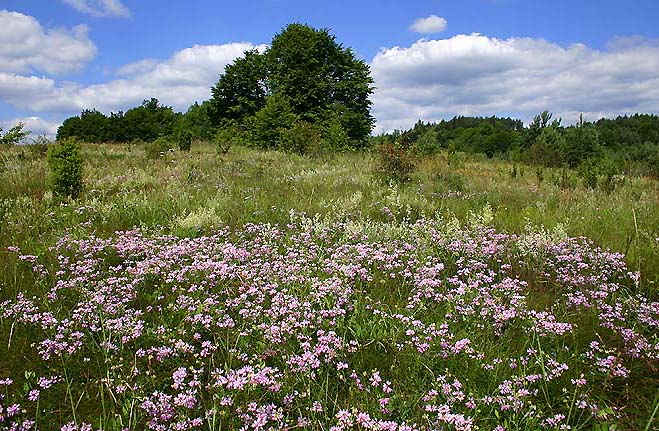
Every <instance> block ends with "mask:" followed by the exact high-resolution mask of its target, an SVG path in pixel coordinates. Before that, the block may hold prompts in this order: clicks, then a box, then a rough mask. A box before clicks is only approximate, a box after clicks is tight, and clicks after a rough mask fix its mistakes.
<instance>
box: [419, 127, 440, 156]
mask: <svg viewBox="0 0 659 431" xmlns="http://www.w3.org/2000/svg"><path fill="white" fill-rule="evenodd" d="M439 150H440V145H439V135H438V134H437V131H436V130H435V129H429V130H428V131H427V132H426V133H424V134H423V135H421V137H420V138H419V139H418V140H417V141H416V142H415V143H414V151H415V152H416V153H417V154H418V155H420V156H432V155H434V154H437V153H438V152H439Z"/></svg>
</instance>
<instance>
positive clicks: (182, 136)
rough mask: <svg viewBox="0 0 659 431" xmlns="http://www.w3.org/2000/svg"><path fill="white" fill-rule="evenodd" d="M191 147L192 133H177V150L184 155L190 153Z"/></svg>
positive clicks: (184, 131)
mask: <svg viewBox="0 0 659 431" xmlns="http://www.w3.org/2000/svg"><path fill="white" fill-rule="evenodd" d="M191 147H192V133H190V131H188V130H183V131H181V132H179V133H178V149H179V150H180V151H184V152H186V153H189V152H190V148H191Z"/></svg>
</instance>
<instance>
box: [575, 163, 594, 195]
mask: <svg viewBox="0 0 659 431" xmlns="http://www.w3.org/2000/svg"><path fill="white" fill-rule="evenodd" d="M578 172H579V176H580V177H581V179H582V180H583V183H584V185H585V186H586V187H588V188H589V189H595V188H597V174H598V167H597V162H596V161H595V160H594V159H588V160H586V161H585V162H583V163H581V165H579V169H578Z"/></svg>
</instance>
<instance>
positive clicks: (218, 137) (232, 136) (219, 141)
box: [213, 121, 247, 154]
mask: <svg viewBox="0 0 659 431" xmlns="http://www.w3.org/2000/svg"><path fill="white" fill-rule="evenodd" d="M213 141H214V142H215V145H216V146H217V152H218V153H219V154H227V153H228V152H229V149H230V148H231V147H232V146H239V145H245V143H246V141H247V138H246V133H245V132H244V131H243V130H242V129H241V128H240V127H239V126H238V125H237V124H236V123H235V122H234V121H227V122H225V124H224V125H223V126H222V127H220V128H219V129H218V130H217V132H216V133H215V136H214V138H213Z"/></svg>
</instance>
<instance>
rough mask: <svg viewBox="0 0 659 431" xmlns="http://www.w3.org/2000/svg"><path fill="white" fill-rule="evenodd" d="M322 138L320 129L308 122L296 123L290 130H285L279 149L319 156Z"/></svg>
mask: <svg viewBox="0 0 659 431" xmlns="http://www.w3.org/2000/svg"><path fill="white" fill-rule="evenodd" d="M321 142H322V138H321V135H320V131H319V130H318V127H316V126H315V125H314V124H312V123H309V122H307V121H296V122H295V123H294V124H293V127H291V128H290V129H284V130H283V132H282V136H281V144H280V146H279V149H281V150H283V151H287V152H290V153H297V154H317V153H318V152H320V147H321Z"/></svg>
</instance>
